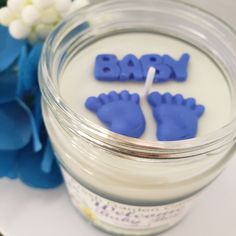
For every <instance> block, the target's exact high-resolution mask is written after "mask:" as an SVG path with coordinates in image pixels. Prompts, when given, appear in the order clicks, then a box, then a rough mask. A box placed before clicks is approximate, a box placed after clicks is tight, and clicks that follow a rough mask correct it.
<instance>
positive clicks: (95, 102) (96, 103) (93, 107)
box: [85, 97, 102, 112]
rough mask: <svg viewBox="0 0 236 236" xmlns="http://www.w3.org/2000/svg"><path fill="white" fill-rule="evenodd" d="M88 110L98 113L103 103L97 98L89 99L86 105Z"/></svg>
mask: <svg viewBox="0 0 236 236" xmlns="http://www.w3.org/2000/svg"><path fill="white" fill-rule="evenodd" d="M85 106H86V108H87V109H89V110H90V111H93V112H97V111H98V110H99V109H100V108H101V107H102V103H101V101H100V100H99V99H98V98H96V97H89V98H88V99H87V101H86V103H85Z"/></svg>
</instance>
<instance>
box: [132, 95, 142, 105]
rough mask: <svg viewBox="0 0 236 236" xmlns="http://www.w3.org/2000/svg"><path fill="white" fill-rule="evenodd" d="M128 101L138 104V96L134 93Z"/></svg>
mask: <svg viewBox="0 0 236 236" xmlns="http://www.w3.org/2000/svg"><path fill="white" fill-rule="evenodd" d="M130 100H131V101H132V102H135V103H137V104H139V102H140V97H139V95H138V94H137V93H134V94H132V95H131V98H130Z"/></svg>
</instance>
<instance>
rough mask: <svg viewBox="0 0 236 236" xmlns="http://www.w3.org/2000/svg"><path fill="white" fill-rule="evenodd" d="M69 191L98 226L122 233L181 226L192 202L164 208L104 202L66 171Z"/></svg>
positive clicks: (74, 200) (81, 209)
mask: <svg viewBox="0 0 236 236" xmlns="http://www.w3.org/2000/svg"><path fill="white" fill-rule="evenodd" d="M63 174H64V178H65V182H66V185H67V189H68V191H69V194H70V196H71V200H72V202H73V204H74V206H75V207H76V208H77V209H79V211H80V212H81V213H82V214H83V215H84V216H85V217H86V218H87V219H88V220H90V221H92V222H93V223H94V224H96V225H100V226H102V225H108V226H114V227H120V228H123V229H127V230H128V229H130V230H132V229H135V230H137V229H139V230H145V229H151V228H153V229H156V228H159V227H161V228H162V227H164V228H165V227H167V226H168V227H170V226H172V225H175V224H176V223H178V222H179V221H180V220H181V219H182V218H183V217H184V216H185V214H186V212H187V211H188V209H189V207H190V206H191V203H192V200H193V199H188V200H184V201H181V202H178V203H174V204H168V205H164V206H148V207H145V206H132V205H126V204H121V203H117V202H114V201H111V200H108V199H105V198H103V197H101V196H99V195H97V194H96V193H93V192H91V191H90V190H88V189H86V188H85V187H83V186H82V185H81V184H80V183H78V182H77V181H76V180H75V179H74V178H73V177H72V176H70V175H69V174H68V173H67V172H66V171H65V170H63Z"/></svg>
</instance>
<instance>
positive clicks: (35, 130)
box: [17, 99, 42, 152]
mask: <svg viewBox="0 0 236 236" xmlns="http://www.w3.org/2000/svg"><path fill="white" fill-rule="evenodd" d="M17 101H18V103H19V105H20V106H21V107H22V108H23V109H24V110H25V112H26V113H27V114H28V117H29V121H28V125H30V126H31V132H32V139H33V140H32V141H33V145H34V151H35V152H38V151H40V150H41V149H42V143H41V141H40V138H39V131H38V128H37V124H36V123H35V119H34V116H33V114H32V112H31V110H30V109H29V108H28V107H27V105H26V104H25V103H24V102H23V101H21V100H20V99H17Z"/></svg>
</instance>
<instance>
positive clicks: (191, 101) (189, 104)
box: [185, 98, 196, 108]
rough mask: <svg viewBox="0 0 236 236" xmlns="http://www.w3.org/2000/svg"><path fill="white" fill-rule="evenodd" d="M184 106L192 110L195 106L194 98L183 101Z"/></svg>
mask: <svg viewBox="0 0 236 236" xmlns="http://www.w3.org/2000/svg"><path fill="white" fill-rule="evenodd" d="M185 105H186V107H189V108H194V107H195V105H196V100H195V99H194V98H188V99H186V101H185Z"/></svg>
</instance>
